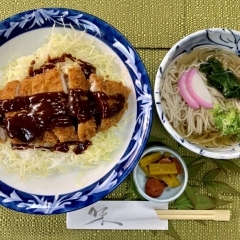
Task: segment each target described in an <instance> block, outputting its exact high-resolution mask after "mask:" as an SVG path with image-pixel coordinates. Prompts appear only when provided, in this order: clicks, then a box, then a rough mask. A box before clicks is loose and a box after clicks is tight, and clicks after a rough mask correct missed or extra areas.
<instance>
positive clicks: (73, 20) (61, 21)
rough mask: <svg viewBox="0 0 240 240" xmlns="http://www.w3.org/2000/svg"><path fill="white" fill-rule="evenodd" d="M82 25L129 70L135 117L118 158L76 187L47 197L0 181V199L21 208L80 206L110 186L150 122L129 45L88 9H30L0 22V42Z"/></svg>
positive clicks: (140, 68) (136, 155) (129, 165)
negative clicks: (86, 183)
mask: <svg viewBox="0 0 240 240" xmlns="http://www.w3.org/2000/svg"><path fill="white" fill-rule="evenodd" d="M54 24H55V26H56V27H63V25H64V26H65V27H69V26H70V25H71V26H73V27H74V28H75V29H77V30H85V31H87V33H89V34H91V35H93V36H94V37H96V38H98V39H100V40H101V41H103V42H104V43H105V44H107V45H108V46H109V47H110V48H111V49H112V50H113V51H114V52H115V53H116V54H117V55H118V56H119V57H120V59H121V60H122V62H123V63H124V64H125V66H126V68H127V69H128V71H129V74H130V76H131V79H132V81H133V84H134V88H135V92H136V97H137V99H136V104H137V119H136V124H135V128H134V131H133V136H132V138H131V141H130V142H129V145H128V147H127V150H126V151H125V153H124V154H123V155H122V157H121V158H120V160H119V161H118V163H117V164H116V165H115V166H114V167H113V169H111V170H110V171H109V172H108V173H107V174H106V175H105V176H103V177H102V178H101V179H99V180H98V181H97V182H95V183H94V184H92V185H90V186H88V187H86V188H84V189H80V190H79V191H75V192H71V193H67V194H62V195H53V196H42V195H35V194H31V193H27V192H23V191H19V190H17V189H15V188H13V187H10V186H8V185H6V184H5V183H4V182H2V181H0V203H1V204H2V205H3V206H5V207H8V208H11V209H13V210H16V211H20V212H24V213H36V214H57V213H65V212H69V211H74V210H77V209H80V208H83V207H86V206H88V205H90V204H92V203H94V202H96V201H98V200H100V199H102V198H103V197H105V196H106V195H107V194H109V193H110V192H111V191H113V190H114V189H115V188H116V187H117V186H118V185H119V184H120V183H121V182H122V181H123V180H124V179H125V178H126V177H127V176H128V175H129V173H130V172H131V171H132V169H133V168H134V166H135V165H136V164H137V162H138V160H139V159H140V157H141V155H142V153H143V150H144V147H145V144H146V142H147V139H148V137H149V134H150V130H151V126H152V97H151V85H150V81H149V77H148V74H147V72H146V69H145V67H144V65H143V63H142V61H141V59H140V57H139V56H138V54H137V52H136V51H135V50H134V48H133V46H132V45H131V44H130V43H129V42H128V41H127V40H126V39H125V37H124V36H122V35H121V34H120V33H119V32H118V31H117V30H116V29H115V28H114V27H112V26H110V25H109V24H108V23H106V22H104V21H103V20H101V19H99V18H97V17H95V16H92V15H90V14H87V13H84V12H80V11H76V10H72V9H64V8H47V9H35V10H30V11H26V12H23V13H19V14H17V15H15V16H13V17H10V18H8V19H6V20H4V21H2V22H0V46H1V45H3V44H4V43H6V42H7V41H9V40H10V39H12V38H14V37H17V36H19V35H20V34H24V33H25V32H28V31H32V30H36V29H41V28H45V27H52V26H53V25H54Z"/></svg>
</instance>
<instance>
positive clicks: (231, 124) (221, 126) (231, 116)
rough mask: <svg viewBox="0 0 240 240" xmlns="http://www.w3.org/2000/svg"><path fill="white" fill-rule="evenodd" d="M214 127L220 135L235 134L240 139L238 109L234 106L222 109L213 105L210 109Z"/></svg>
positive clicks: (239, 115)
mask: <svg viewBox="0 0 240 240" xmlns="http://www.w3.org/2000/svg"><path fill="white" fill-rule="evenodd" d="M211 114H212V116H213V121H214V124H215V128H216V129H217V130H218V131H219V132H220V134H221V135H222V136H235V137H236V138H237V139H240V111H239V110H238V109H237V108H235V107H229V108H227V109H223V108H222V107H221V106H220V105H215V106H214V108H213V109H211Z"/></svg>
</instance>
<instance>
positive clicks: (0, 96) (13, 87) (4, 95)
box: [0, 80, 20, 143]
mask: <svg viewBox="0 0 240 240" xmlns="http://www.w3.org/2000/svg"><path fill="white" fill-rule="evenodd" d="M19 87H20V81H18V80H14V81H11V82H9V83H7V84H6V86H5V87H4V89H2V90H0V100H7V99H13V98H15V97H17V96H18V94H19ZM12 115H14V112H8V113H6V114H5V116H6V117H7V116H9V117H10V116H12ZM5 141H7V133H6V131H5V130H4V129H3V128H2V127H0V142H1V143H3V142H5Z"/></svg>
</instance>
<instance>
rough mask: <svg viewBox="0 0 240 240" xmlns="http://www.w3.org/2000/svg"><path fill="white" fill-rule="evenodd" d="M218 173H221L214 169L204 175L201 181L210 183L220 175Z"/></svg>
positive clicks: (218, 169)
mask: <svg viewBox="0 0 240 240" xmlns="http://www.w3.org/2000/svg"><path fill="white" fill-rule="evenodd" d="M220 171H221V169H220V168H216V169H213V170H210V171H208V172H207V173H206V174H205V175H204V177H203V181H210V180H212V179H214V178H215V177H216V176H217V175H218V174H219V173H220Z"/></svg>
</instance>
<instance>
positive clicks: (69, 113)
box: [0, 53, 125, 154]
mask: <svg viewBox="0 0 240 240" xmlns="http://www.w3.org/2000/svg"><path fill="white" fill-rule="evenodd" d="M66 58H68V59H70V60H71V61H75V62H77V63H78V64H79V66H80V68H81V69H82V71H83V72H84V74H85V76H86V78H87V79H88V78H89V76H90V74H91V73H95V72H96V68H95V67H94V66H93V65H91V64H90V63H87V62H84V61H82V60H81V59H77V58H75V57H73V56H72V55H71V54H67V53H63V54H62V55H61V56H60V57H56V58H50V57H48V59H47V61H46V62H45V63H44V64H43V65H42V66H41V67H40V68H38V69H34V65H35V61H32V62H31V65H30V67H29V77H34V76H35V75H37V74H42V73H44V72H45V71H48V70H49V69H52V68H54V67H55V66H56V64H57V63H60V62H65V61H66ZM124 102H125V97H124V96H123V95H122V94H115V95H109V96H108V95H107V94H105V93H104V92H91V91H84V90H81V89H69V91H68V94H66V93H64V92H45V93H38V94H35V95H32V96H24V97H15V98H14V99H8V100H0V125H1V126H2V127H3V128H4V129H5V130H6V132H7V134H8V136H9V137H10V138H14V139H18V140H19V141H21V142H22V144H12V148H13V149H26V148H33V147H34V145H32V144H30V143H31V142H33V141H35V140H38V139H41V138H42V137H43V134H44V132H46V131H49V130H51V129H53V128H54V127H56V126H58V127H68V126H74V127H75V129H76V131H77V127H78V124H79V123H84V122H86V121H88V120H90V119H95V122H96V125H97V127H98V126H99V125H100V124H101V121H102V119H104V118H111V117H113V116H114V115H116V114H118V113H119V112H120V111H121V110H122V109H123V107H124ZM9 112H12V113H9ZM91 144H92V143H91V142H90V141H85V142H80V141H69V142H63V143H60V142H58V143H57V144H56V145H55V146H53V147H49V148H48V147H40V148H42V149H44V148H45V149H50V150H51V151H61V152H68V151H69V146H71V145H73V146H74V149H73V152H74V153H75V154H81V153H83V152H84V151H85V150H86V149H87V147H88V146H89V145H91Z"/></svg>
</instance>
